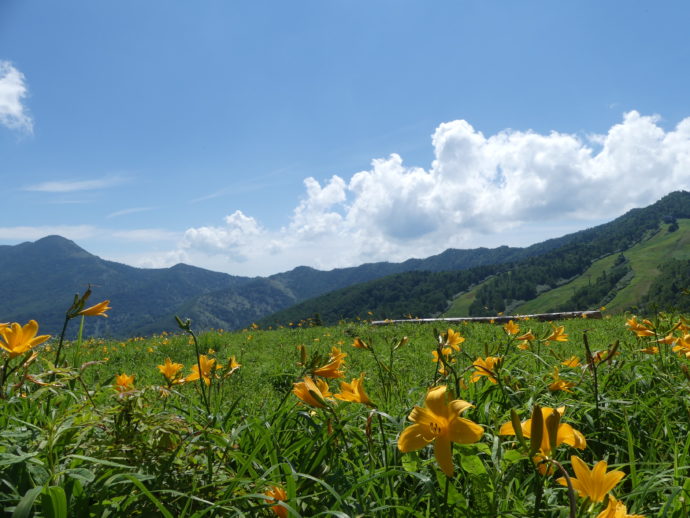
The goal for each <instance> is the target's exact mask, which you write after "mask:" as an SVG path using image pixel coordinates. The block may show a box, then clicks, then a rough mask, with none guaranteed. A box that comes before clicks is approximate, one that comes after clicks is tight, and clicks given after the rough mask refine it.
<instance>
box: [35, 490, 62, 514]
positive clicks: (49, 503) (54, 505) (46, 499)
mask: <svg viewBox="0 0 690 518" xmlns="http://www.w3.org/2000/svg"><path fill="white" fill-rule="evenodd" d="M41 506H42V507H43V514H44V515H45V516H46V518H67V496H66V495H65V490H64V489H62V488H61V487H60V486H50V487H46V488H45V489H44V490H43V494H42V495H41Z"/></svg>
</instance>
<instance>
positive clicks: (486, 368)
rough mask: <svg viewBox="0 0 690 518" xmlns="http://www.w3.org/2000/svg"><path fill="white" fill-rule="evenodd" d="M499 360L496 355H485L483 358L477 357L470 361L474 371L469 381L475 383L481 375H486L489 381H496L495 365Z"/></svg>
mask: <svg viewBox="0 0 690 518" xmlns="http://www.w3.org/2000/svg"><path fill="white" fill-rule="evenodd" d="M500 362H501V358H499V357H497V356H487V357H486V359H484V358H477V359H476V360H474V362H472V365H474V368H475V371H474V372H473V373H472V377H471V378H470V383H476V382H477V381H479V380H480V379H481V377H482V376H486V377H487V378H488V379H489V381H490V382H491V383H497V380H496V370H495V368H496V365H498V364H499V363H500Z"/></svg>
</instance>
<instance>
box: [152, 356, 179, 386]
mask: <svg viewBox="0 0 690 518" xmlns="http://www.w3.org/2000/svg"><path fill="white" fill-rule="evenodd" d="M157 367H158V370H159V371H160V373H161V374H162V375H163V376H164V377H165V379H166V380H168V382H169V383H173V382H174V381H175V380H176V379H177V378H178V377H179V374H180V371H181V370H182V369H183V368H184V365H182V364H181V363H173V361H172V360H171V359H170V358H166V359H165V363H163V364H162V365H157Z"/></svg>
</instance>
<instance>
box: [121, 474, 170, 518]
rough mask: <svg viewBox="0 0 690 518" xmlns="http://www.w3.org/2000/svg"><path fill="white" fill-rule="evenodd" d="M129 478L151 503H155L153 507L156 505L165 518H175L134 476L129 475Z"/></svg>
mask: <svg viewBox="0 0 690 518" xmlns="http://www.w3.org/2000/svg"><path fill="white" fill-rule="evenodd" d="M127 478H128V479H129V480H131V482H132V484H134V485H135V486H137V487H138V488H139V489H140V490H141V492H142V493H144V494H145V495H146V496H147V497H148V499H149V500H151V503H153V505H155V506H156V507H157V508H158V510H159V511H160V512H161V514H162V515H163V516H164V517H165V518H173V515H172V514H170V511H168V510H167V509H166V508H165V506H164V505H163V503H162V502H161V501H160V500H158V499H157V498H156V497H155V496H153V493H151V491H149V490H148V489H147V488H146V486H145V485H144V484H142V483H141V482H140V481H139V480H138V479H137V478H136V477H133V476H132V475H127Z"/></svg>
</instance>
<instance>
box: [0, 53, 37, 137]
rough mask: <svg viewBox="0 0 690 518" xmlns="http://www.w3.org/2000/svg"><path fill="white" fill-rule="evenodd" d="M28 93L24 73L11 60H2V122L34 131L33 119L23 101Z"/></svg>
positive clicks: (0, 113) (16, 128) (10, 126)
mask: <svg viewBox="0 0 690 518" xmlns="http://www.w3.org/2000/svg"><path fill="white" fill-rule="evenodd" d="M27 94H28V88H27V86H26V82H25V78H24V74H22V73H21V72H20V71H19V70H17V69H16V68H15V67H14V66H12V63H10V62H9V61H0V124H2V125H3V126H6V127H8V128H10V129H13V130H19V131H24V132H26V133H32V132H33V127H34V126H33V120H32V119H31V117H30V116H29V114H28V111H27V109H26V107H25V106H24V103H23V101H24V99H25V98H26V96H27Z"/></svg>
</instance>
